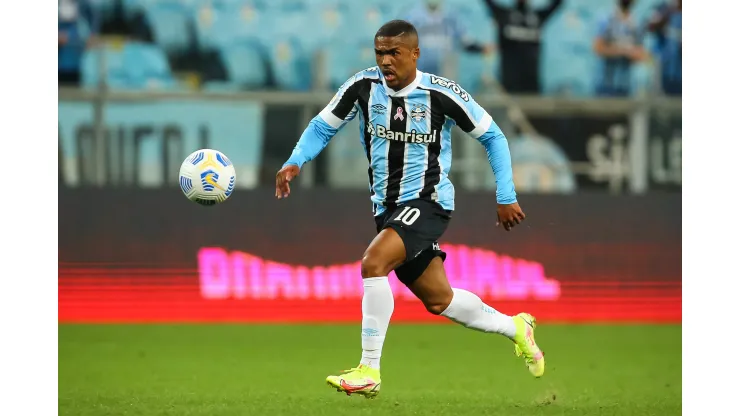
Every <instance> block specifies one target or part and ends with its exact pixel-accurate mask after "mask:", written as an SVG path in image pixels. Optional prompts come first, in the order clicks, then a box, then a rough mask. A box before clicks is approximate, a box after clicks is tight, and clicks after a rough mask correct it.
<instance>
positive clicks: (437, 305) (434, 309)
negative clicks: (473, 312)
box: [424, 292, 452, 315]
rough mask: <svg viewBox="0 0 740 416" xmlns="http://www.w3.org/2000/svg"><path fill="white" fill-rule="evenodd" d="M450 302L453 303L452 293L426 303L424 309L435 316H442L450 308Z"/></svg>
mask: <svg viewBox="0 0 740 416" xmlns="http://www.w3.org/2000/svg"><path fill="white" fill-rule="evenodd" d="M450 302H452V292H450V293H449V294H445V295H443V296H440V297H439V298H437V299H434V300H433V301H430V302H424V307H425V308H427V311H429V313H431V314H433V315H441V314H442V312H444V311H445V310H446V309H447V307H448V306H450Z"/></svg>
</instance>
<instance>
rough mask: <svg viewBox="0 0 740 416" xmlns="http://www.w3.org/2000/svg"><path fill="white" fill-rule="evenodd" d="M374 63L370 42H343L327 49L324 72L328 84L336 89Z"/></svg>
mask: <svg viewBox="0 0 740 416" xmlns="http://www.w3.org/2000/svg"><path fill="white" fill-rule="evenodd" d="M374 65H375V54H374V52H373V49H372V44H371V43H367V42H364V43H349V42H348V43H344V44H338V45H337V46H336V47H333V48H331V49H329V50H327V54H326V66H325V68H326V70H327V71H328V72H327V74H326V77H327V78H328V79H327V83H328V86H329V87H330V88H331V89H337V88H339V87H340V86H341V85H342V84H344V82H345V81H347V79H348V78H349V77H351V76H352V75H354V74H356V73H357V72H359V71H361V70H363V69H365V68H369V67H371V66H374Z"/></svg>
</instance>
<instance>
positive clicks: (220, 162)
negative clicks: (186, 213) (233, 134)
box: [180, 149, 236, 205]
mask: <svg viewBox="0 0 740 416" xmlns="http://www.w3.org/2000/svg"><path fill="white" fill-rule="evenodd" d="M235 182H236V171H235V170H234V165H233V164H232V163H231V161H230V160H229V159H228V158H227V157H226V155H224V154H223V153H221V152H219V151H218V150H213V149H200V150H196V151H195V152H193V153H191V154H190V156H188V157H187V158H186V159H185V161H184V162H182V165H181V166H180V189H182V192H183V193H184V194H185V196H186V197H188V199H189V200H191V201H193V202H196V203H198V204H201V205H216V204H220V203H221V202H224V201H226V200H227V199H228V198H229V197H230V196H231V193H232V192H233V191H234V184H235Z"/></svg>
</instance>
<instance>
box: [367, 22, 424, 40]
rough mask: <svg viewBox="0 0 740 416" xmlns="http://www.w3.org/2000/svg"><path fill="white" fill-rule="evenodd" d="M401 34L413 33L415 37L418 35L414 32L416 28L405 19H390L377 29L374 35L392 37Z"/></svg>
mask: <svg viewBox="0 0 740 416" xmlns="http://www.w3.org/2000/svg"><path fill="white" fill-rule="evenodd" d="M402 34H406V35H414V36H416V37H418V36H419V34H418V33H417V32H416V28H415V27H414V25H412V24H411V23H409V22H407V21H405V20H391V21H390V22H388V23H386V24H384V25H383V26H381V27H380V29H378V31H377V32H376V33H375V37H376V38H379V37H381V36H382V37H389V38H392V37H395V36H398V35H402Z"/></svg>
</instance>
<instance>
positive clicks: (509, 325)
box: [442, 289, 516, 338]
mask: <svg viewBox="0 0 740 416" xmlns="http://www.w3.org/2000/svg"><path fill="white" fill-rule="evenodd" d="M452 293H453V295H452V302H450V305H449V306H447V309H445V310H444V312H442V316H445V317H447V318H449V319H450V320H452V321H454V322H457V323H458V324H461V325H463V326H465V327H466V328H470V329H475V330H476V331H482V332H495V333H497V334H501V335H505V336H507V337H509V338H514V335H516V325H514V319H512V317H511V316H508V315H504V314H502V313H501V312H499V311H497V310H496V309H493V308H492V307H490V306H488V305H486V304H485V303H483V301H482V300H481V299H480V298H479V297H478V296H477V295H476V294H474V293H471V292H468V291H467V290H464V289H452Z"/></svg>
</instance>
